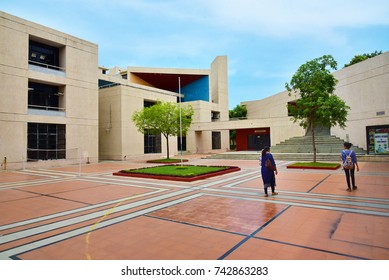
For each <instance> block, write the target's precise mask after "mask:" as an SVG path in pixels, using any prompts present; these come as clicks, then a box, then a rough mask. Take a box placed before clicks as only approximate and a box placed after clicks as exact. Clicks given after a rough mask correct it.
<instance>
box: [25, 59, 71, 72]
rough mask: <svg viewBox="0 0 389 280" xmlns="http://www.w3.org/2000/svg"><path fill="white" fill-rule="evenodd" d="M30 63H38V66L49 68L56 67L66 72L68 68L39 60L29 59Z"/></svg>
mask: <svg viewBox="0 0 389 280" xmlns="http://www.w3.org/2000/svg"><path fill="white" fill-rule="evenodd" d="M28 64H32V65H34V64H35V65H38V66H42V67H45V68H47V69H50V68H54V69H55V70H60V71H63V72H65V70H66V68H64V67H60V66H55V65H51V64H46V63H42V62H38V61H34V60H28Z"/></svg>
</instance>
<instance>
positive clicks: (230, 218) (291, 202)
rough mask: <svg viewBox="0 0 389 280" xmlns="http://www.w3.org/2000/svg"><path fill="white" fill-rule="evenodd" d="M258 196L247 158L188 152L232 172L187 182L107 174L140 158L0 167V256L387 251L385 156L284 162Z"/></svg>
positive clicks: (247, 256) (302, 256) (282, 255)
mask: <svg viewBox="0 0 389 280" xmlns="http://www.w3.org/2000/svg"><path fill="white" fill-rule="evenodd" d="M288 163H289V162H285V161H277V164H278V167H279V174H278V176H277V177H276V180H277V191H278V192H279V195H277V196H274V197H272V196H269V197H267V198H265V197H264V196H263V189H262V181H261V177H260V172H259V165H258V161H255V160H216V159H202V158H200V157H198V158H196V157H193V158H191V159H190V161H189V164H201V165H233V166H239V167H240V168H241V171H239V172H234V173H230V174H226V175H222V176H219V177H214V178H209V179H206V180H200V181H196V182H192V183H185V182H175V181H164V180H151V179H140V178H130V177H120V176H113V175H112V173H113V172H115V171H118V170H121V169H124V168H137V167H141V166H151V164H147V163H145V162H144V161H143V162H142V161H140V160H138V161H127V162H101V163H98V164H89V165H84V166H82V169H81V176H79V169H78V166H67V167H61V168H47V169H26V170H18V171H2V172H0V213H1V215H0V259H2V260H7V259H22V260H86V259H91V260H131V259H134V260H154V259H155V260H163V259H166V260H218V259H223V260H273V259H274V260H289V259H296V260H310V259H314V260H341V259H359V260H361V259H373V260H388V259H389V163H378V162H377V163H373V162H370V163H368V162H360V168H361V171H360V172H357V173H356V181H357V185H358V189H357V190H356V191H353V192H351V193H349V192H346V182H345V177H344V174H343V171H342V170H340V169H339V170H336V171H317V170H289V169H286V165H287V164H288Z"/></svg>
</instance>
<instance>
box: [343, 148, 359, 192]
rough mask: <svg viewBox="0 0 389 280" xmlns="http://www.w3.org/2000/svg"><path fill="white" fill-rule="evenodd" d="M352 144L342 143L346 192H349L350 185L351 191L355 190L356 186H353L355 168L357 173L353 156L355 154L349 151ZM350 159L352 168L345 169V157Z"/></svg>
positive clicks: (356, 165)
mask: <svg viewBox="0 0 389 280" xmlns="http://www.w3.org/2000/svg"><path fill="white" fill-rule="evenodd" d="M351 146H352V144H351V143H349V142H344V144H343V147H344V150H343V151H342V163H343V170H344V172H345V174H346V182H347V191H348V192H351V184H352V189H353V190H356V189H357V186H356V185H355V175H354V174H355V167H357V171H359V166H358V161H357V156H356V155H355V152H354V151H353V150H350V148H351ZM348 156H349V157H350V158H351V161H352V166H351V168H346V167H345V166H344V165H345V162H346V160H347V157H348ZM350 177H351V184H350Z"/></svg>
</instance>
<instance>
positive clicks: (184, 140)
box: [177, 136, 186, 151]
mask: <svg viewBox="0 0 389 280" xmlns="http://www.w3.org/2000/svg"><path fill="white" fill-rule="evenodd" d="M177 150H178V151H186V136H182V149H181V137H180V136H178V137H177Z"/></svg>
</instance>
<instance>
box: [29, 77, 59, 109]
mask: <svg viewBox="0 0 389 280" xmlns="http://www.w3.org/2000/svg"><path fill="white" fill-rule="evenodd" d="M60 96H61V93H60V92H59V87H58V86H52V85H45V84H39V83H33V82H29V83H28V108H31V109H42V110H52V111H58V110H60V108H59V99H60Z"/></svg>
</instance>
